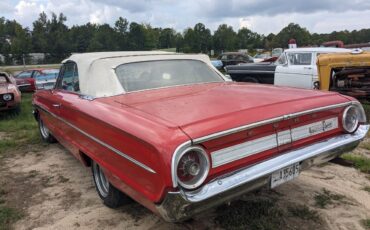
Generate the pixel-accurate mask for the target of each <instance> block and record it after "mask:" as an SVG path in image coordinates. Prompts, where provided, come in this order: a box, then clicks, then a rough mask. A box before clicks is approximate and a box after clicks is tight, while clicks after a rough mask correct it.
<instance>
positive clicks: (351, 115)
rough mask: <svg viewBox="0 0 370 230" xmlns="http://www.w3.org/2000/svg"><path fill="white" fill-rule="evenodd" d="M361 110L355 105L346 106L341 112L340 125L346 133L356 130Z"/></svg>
mask: <svg viewBox="0 0 370 230" xmlns="http://www.w3.org/2000/svg"><path fill="white" fill-rule="evenodd" d="M360 117H361V111H360V110H359V109H358V107H356V106H353V105H351V106H348V107H347V108H346V109H345V110H344V112H343V119H342V125H343V129H344V130H345V131H346V132H348V133H353V132H355V131H356V130H357V128H358V124H359V120H360Z"/></svg>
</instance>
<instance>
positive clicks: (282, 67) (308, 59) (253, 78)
mask: <svg viewBox="0 0 370 230" xmlns="http://www.w3.org/2000/svg"><path fill="white" fill-rule="evenodd" d="M349 52H351V50H348V49H341V48H324V47H312V48H295V49H287V50H285V51H284V52H283V53H282V54H281V55H280V57H279V58H278V60H276V61H275V62H271V63H268V62H267V63H254V64H244V65H234V66H226V67H225V70H226V73H227V74H228V75H230V76H231V78H232V79H233V80H234V81H244V82H255V83H268V84H274V85H280V86H291V87H297V88H305V89H313V88H318V80H319V76H318V72H317V66H316V60H317V57H318V56H319V55H321V54H327V53H349Z"/></svg>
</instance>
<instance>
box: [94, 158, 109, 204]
mask: <svg viewBox="0 0 370 230" xmlns="http://www.w3.org/2000/svg"><path fill="white" fill-rule="evenodd" d="M93 167H94V168H93V169H94V180H95V183H96V187H97V188H98V190H99V193H100V194H101V195H102V196H103V197H107V196H108V191H109V182H108V180H107V178H106V177H105V175H104V172H103V170H102V169H101V168H100V166H99V165H98V164H96V163H94V166H93Z"/></svg>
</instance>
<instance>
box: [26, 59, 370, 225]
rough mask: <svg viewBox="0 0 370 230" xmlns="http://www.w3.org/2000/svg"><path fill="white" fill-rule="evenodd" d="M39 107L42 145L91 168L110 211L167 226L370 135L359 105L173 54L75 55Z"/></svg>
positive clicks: (41, 94) (40, 94)
mask: <svg viewBox="0 0 370 230" xmlns="http://www.w3.org/2000/svg"><path fill="white" fill-rule="evenodd" d="M33 105H34V107H35V111H34V114H35V118H36V119H37V121H38V124H39V130H40V134H41V137H42V139H43V140H45V141H47V142H54V141H55V140H58V141H59V142H60V143H61V144H62V145H64V146H65V147H66V148H67V149H69V150H70V151H71V152H72V154H73V155H74V156H75V157H76V158H77V159H79V160H80V161H81V162H82V163H83V164H84V165H85V166H91V168H92V173H93V180H94V183H95V185H96V190H97V192H98V194H99V196H100V198H101V199H102V200H103V202H104V204H106V205H107V206H109V207H117V206H119V205H121V204H123V203H125V202H127V201H128V199H127V197H131V198H132V199H134V200H136V201H137V202H139V203H140V204H142V205H143V206H145V207H147V208H148V209H150V210H152V211H153V212H155V213H157V214H159V215H161V216H162V217H163V218H164V219H165V220H167V221H181V220H185V219H189V218H190V217H192V216H194V215H197V214H198V213H199V212H202V211H205V210H207V209H209V208H212V207H215V206H218V205H220V204H223V203H225V202H229V201H230V200H233V199H236V198H238V197H240V196H242V195H243V194H245V193H247V192H249V191H251V190H254V189H257V188H260V187H262V186H267V187H271V188H274V187H276V186H279V185H280V184H282V183H285V182H287V181H289V180H292V179H294V178H295V177H297V176H298V175H299V173H300V172H301V171H302V170H305V169H307V168H309V167H311V166H313V165H316V164H320V163H324V162H327V161H329V160H331V159H333V158H335V157H337V156H339V155H340V154H342V153H344V152H346V151H350V150H352V149H353V148H355V147H356V146H357V145H358V144H359V142H360V141H361V140H362V139H363V138H364V137H365V135H366V133H367V131H368V129H369V126H368V125H367V124H366V116H365V113H364V110H363V108H362V106H361V104H360V103H359V102H358V101H357V100H355V99H354V98H351V97H348V96H343V95H340V94H338V93H335V92H322V91H314V90H302V89H296V88H287V87H286V88H282V87H275V86H271V85H260V84H244V83H236V82H228V81H226V79H225V78H224V77H223V75H222V74H221V73H220V72H219V71H217V70H216V69H215V68H214V67H213V66H212V64H211V62H210V60H209V58H208V56H206V55H190V54H176V53H167V52H107V53H86V54H74V55H72V56H71V57H69V58H68V59H66V60H64V61H63V66H62V67H61V73H60V74H59V76H58V80H57V83H56V86H55V88H54V89H51V90H38V91H37V92H36V93H35V94H34V97H33Z"/></svg>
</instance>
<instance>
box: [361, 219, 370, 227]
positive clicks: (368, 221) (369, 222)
mask: <svg viewBox="0 0 370 230" xmlns="http://www.w3.org/2000/svg"><path fill="white" fill-rule="evenodd" d="M361 223H362V224H363V225H364V227H365V228H366V229H370V219H365V220H361Z"/></svg>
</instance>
